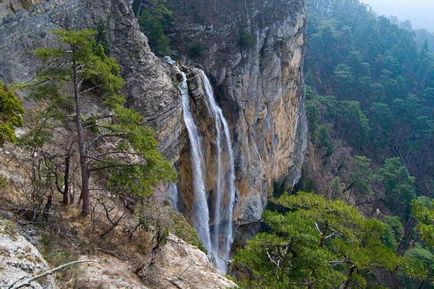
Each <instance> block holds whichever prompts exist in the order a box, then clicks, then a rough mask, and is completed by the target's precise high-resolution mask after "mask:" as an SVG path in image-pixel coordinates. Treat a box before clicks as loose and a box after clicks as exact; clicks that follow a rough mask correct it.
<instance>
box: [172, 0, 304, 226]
mask: <svg viewBox="0 0 434 289" xmlns="http://www.w3.org/2000/svg"><path fill="white" fill-rule="evenodd" d="M170 5H171V8H172V10H173V11H175V16H174V19H175V20H174V21H175V23H174V24H175V25H174V27H175V28H174V30H173V38H174V41H175V45H174V47H176V48H177V49H178V52H179V55H180V57H181V58H183V56H185V55H186V56H188V58H184V62H185V63H186V64H192V65H197V66H202V67H203V68H204V69H205V71H206V72H207V73H208V74H209V75H210V76H211V78H212V79H213V82H214V83H213V84H214V87H215V89H216V94H217V97H218V101H219V103H220V105H221V107H222V109H223V111H224V113H225V116H226V118H227V119H228V121H229V122H230V125H231V134H232V136H233V147H234V150H235V166H236V175H237V180H236V186H237V193H238V194H237V204H236V210H235V219H236V222H237V224H238V225H243V224H249V223H254V222H257V221H258V220H260V219H261V215H262V212H263V210H264V207H265V205H266V202H267V197H268V195H269V194H270V192H271V190H272V186H273V182H280V183H285V185H286V187H292V186H293V185H294V184H295V182H296V181H297V180H298V178H299V175H300V170H301V164H302V162H303V154H304V150H305V147H306V130H307V126H306V119H305V111H304V103H303V100H304V99H303V98H304V87H303V71H302V68H303V58H304V45H305V37H304V31H305V17H306V15H305V10H304V1H303V0H268V1H267V0H266V1H260V0H253V1H232V0H222V1H214V0H192V1H178V0H172V1H170ZM194 79H195V78H194V77H191V78H190V80H191V81H190V84H191V86H192V87H195V86H196V82H195V81H194ZM194 90H195V92H194V93H193V96H194V97H195V98H196V99H199V98H200V96H197V94H198V93H199V94H200V88H199V89H197V88H195V89H194ZM202 126H204V128H203V130H206V129H205V126H207V123H206V122H204V123H203V124H202ZM204 141H205V142H206V141H207V140H206V139H205V140H204ZM184 153H188V151H184ZM183 159H187V158H186V157H183V156H181V168H182V167H183V165H182V160H183ZM212 161H213V160H212V159H209V160H208V162H209V163H210V164H211V167H212ZM187 167H188V165H187ZM181 173H182V172H181ZM210 175H212V173H211V174H210ZM182 191H183V194H184V195H185V197H184V199H188V196H191V194H190V193H189V192H188V191H187V192H186V191H185V189H182ZM211 193H212V192H211Z"/></svg>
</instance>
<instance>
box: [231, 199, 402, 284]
mask: <svg viewBox="0 0 434 289" xmlns="http://www.w3.org/2000/svg"><path fill="white" fill-rule="evenodd" d="M275 205H276V206H277V208H278V210H277V211H267V212H266V213H265V215H264V222H265V224H266V225H267V230H266V231H265V232H262V233H260V234H258V235H257V236H255V237H254V238H253V239H252V240H250V241H249V242H248V244H247V246H246V247H244V248H243V249H241V250H240V251H239V253H238V254H237V255H236V256H235V262H236V264H238V265H241V266H245V267H247V268H248V269H249V270H251V272H252V274H253V276H252V277H251V278H250V279H247V280H246V279H244V280H242V282H244V283H245V284H246V285H247V286H248V287H249V288H337V287H340V288H354V287H360V288H366V287H367V281H366V278H367V277H368V276H369V277H370V274H371V273H373V272H374V271H375V270H378V269H393V268H395V266H397V265H398V264H399V262H400V260H399V258H398V257H397V256H396V255H395V254H394V253H393V251H392V250H391V249H390V248H388V247H387V244H386V243H385V242H384V241H383V236H384V234H385V231H386V230H387V226H385V225H384V224H382V223H381V222H379V221H376V220H373V219H367V218H365V217H364V216H362V215H361V214H360V213H359V212H358V211H357V209H356V208H354V207H351V206H349V205H346V204H345V203H343V202H342V201H329V200H326V199H324V198H322V197H320V196H318V195H314V194H308V193H298V194H296V195H283V196H282V197H280V198H279V199H278V200H276V201H275Z"/></svg>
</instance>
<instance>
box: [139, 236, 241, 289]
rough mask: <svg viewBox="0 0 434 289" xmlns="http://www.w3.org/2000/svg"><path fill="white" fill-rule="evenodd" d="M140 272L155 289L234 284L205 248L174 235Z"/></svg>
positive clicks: (196, 288)
mask: <svg viewBox="0 0 434 289" xmlns="http://www.w3.org/2000/svg"><path fill="white" fill-rule="evenodd" d="M140 275H141V276H142V278H143V280H144V281H145V283H146V284H147V285H148V286H150V287H151V288H158V289H179V288H182V289H204V288H207V289H220V288H236V287H237V286H236V284H235V283H234V282H232V281H230V280H229V279H227V278H225V277H224V276H222V275H221V273H219V272H218V271H217V269H216V268H215V267H214V266H213V265H212V264H211V263H210V262H209V260H208V258H207V256H206V255H205V253H204V252H202V251H200V250H199V249H198V248H197V247H194V246H191V245H189V244H187V243H185V242H184V241H183V240H181V239H178V238H177V237H175V236H173V235H171V236H169V238H168V242H167V244H166V245H165V246H163V247H162V248H161V249H160V250H159V251H158V253H157V254H156V257H155V260H154V262H153V264H152V265H150V266H148V267H146V268H145V269H144V270H143V271H142V272H140Z"/></svg>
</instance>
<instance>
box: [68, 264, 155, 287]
mask: <svg viewBox="0 0 434 289" xmlns="http://www.w3.org/2000/svg"><path fill="white" fill-rule="evenodd" d="M80 259H81V260H94V261H96V262H97V263H83V264H80V265H78V266H77V268H75V270H73V271H72V272H73V273H72V274H70V276H69V279H70V281H66V282H65V284H62V288H65V289H66V288H74V289H99V288H104V289H147V288H148V287H146V286H145V285H143V283H142V282H141V281H140V279H139V278H138V276H137V275H136V274H134V273H133V270H132V269H131V268H130V266H129V264H128V263H126V262H122V261H120V260H119V259H117V258H114V257H110V256H97V257H96V256H82V257H81V258H80Z"/></svg>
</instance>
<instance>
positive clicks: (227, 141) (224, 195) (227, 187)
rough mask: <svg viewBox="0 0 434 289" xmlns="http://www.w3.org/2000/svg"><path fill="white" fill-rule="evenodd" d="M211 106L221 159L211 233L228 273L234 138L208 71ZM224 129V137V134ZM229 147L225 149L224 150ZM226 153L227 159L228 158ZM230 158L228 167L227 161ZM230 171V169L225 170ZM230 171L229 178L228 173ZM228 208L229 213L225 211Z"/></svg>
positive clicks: (205, 79) (218, 260)
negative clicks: (232, 140) (215, 95)
mask: <svg viewBox="0 0 434 289" xmlns="http://www.w3.org/2000/svg"><path fill="white" fill-rule="evenodd" d="M200 74H201V78H202V81H203V85H204V88H205V93H206V96H207V103H208V105H209V106H210V109H211V111H212V113H213V115H214V121H215V126H216V131H217V135H216V138H217V139H216V146H217V153H216V160H217V177H216V186H215V187H216V190H215V204H214V213H213V217H214V230H213V231H212V232H211V245H212V247H213V248H212V254H213V255H214V256H213V257H214V259H215V261H214V262H215V264H216V266H217V268H218V269H219V270H220V271H222V272H224V273H226V270H227V262H228V260H229V254H230V250H231V246H232V241H233V233H232V220H233V216H232V213H233V206H234V201H235V170H234V156H233V155H234V154H233V150H232V143H231V136H230V133H229V126H228V123H227V121H226V119H225V117H224V115H223V112H222V110H221V109H220V107H219V106H218V105H217V103H216V101H215V98H214V92H213V89H212V86H211V84H210V82H209V80H208V77H207V76H206V74H205V72H203V71H202V70H201V71H200ZM222 129H223V134H222ZM222 145H224V146H225V150H223V149H222ZM224 154H226V156H224ZM225 157H226V159H227V162H226V167H224V165H225V164H224V159H225ZM224 169H226V170H224ZM225 171H227V175H226V176H225V175H224V172H225ZM225 208H226V212H225V214H224V215H223V216H222V211H223V210H224V209H225Z"/></svg>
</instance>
